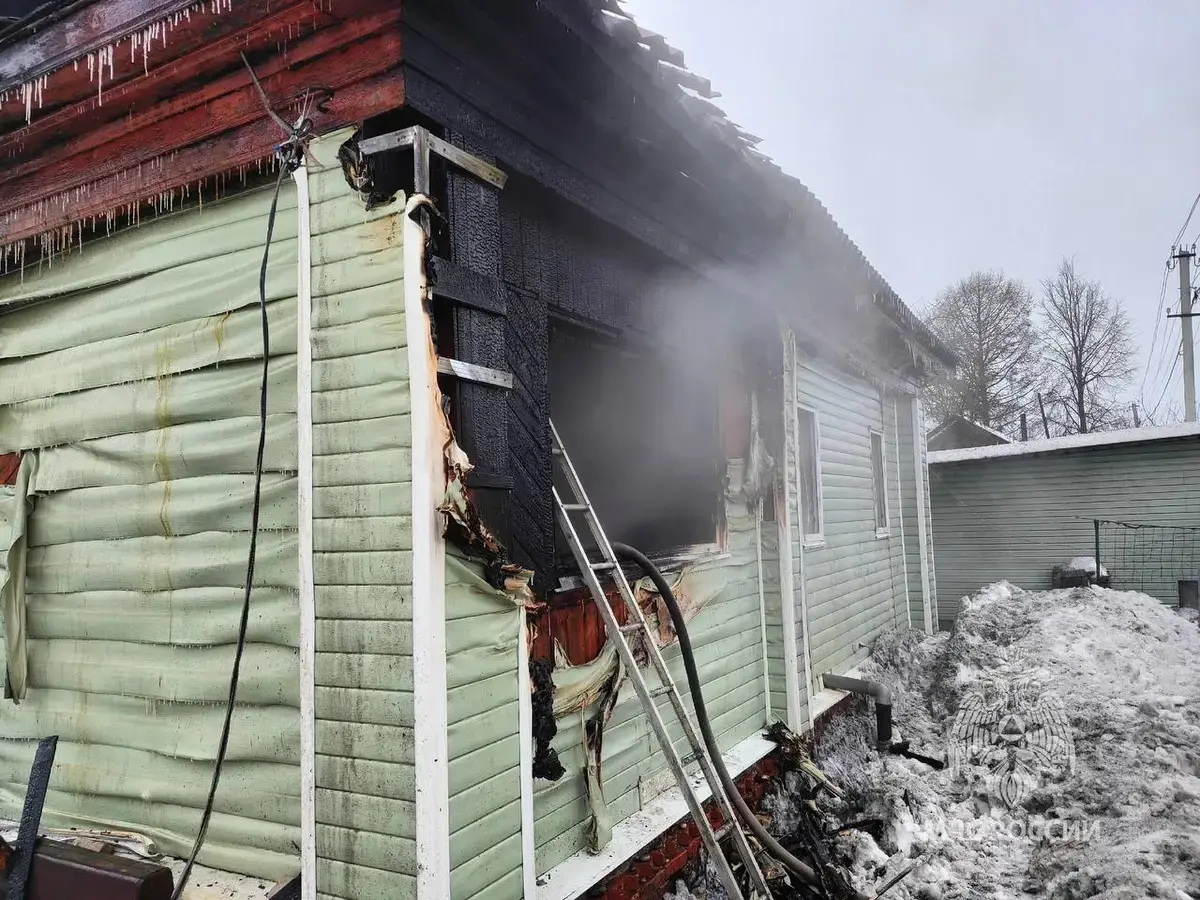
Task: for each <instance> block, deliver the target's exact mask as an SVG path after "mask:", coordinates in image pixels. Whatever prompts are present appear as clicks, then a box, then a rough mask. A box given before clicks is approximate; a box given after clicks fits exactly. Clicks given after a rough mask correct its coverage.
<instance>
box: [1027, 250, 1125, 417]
mask: <svg viewBox="0 0 1200 900" xmlns="http://www.w3.org/2000/svg"><path fill="white" fill-rule="evenodd" d="M1042 287H1043V291H1044V294H1043V298H1042V316H1043V318H1044V320H1045V322H1044V325H1045V328H1044V332H1045V343H1046V363H1047V365H1048V366H1049V368H1050V371H1051V373H1052V374H1053V377H1054V379H1055V382H1056V383H1057V385H1058V389H1057V393H1058V394H1059V396H1060V398H1061V400H1062V404H1061V409H1062V420H1061V427H1062V430H1063V431H1064V433H1066V434H1086V433H1087V432H1089V431H1101V430H1104V429H1106V428H1114V427H1119V426H1120V425H1121V424H1123V422H1124V420H1125V414H1126V412H1127V411H1128V408H1127V406H1126V404H1125V403H1124V402H1123V401H1121V400H1119V399H1118V394H1119V392H1120V390H1121V388H1123V387H1124V386H1125V385H1126V384H1127V383H1128V381H1129V379H1130V377H1131V376H1132V375H1133V354H1134V346H1133V338H1132V336H1131V333H1130V328H1129V319H1128V317H1127V316H1126V315H1125V311H1124V310H1123V309H1121V307H1120V306H1118V305H1117V303H1116V301H1115V300H1113V298H1112V297H1110V296H1108V295H1107V294H1105V293H1104V291H1103V290H1102V289H1101V287H1100V283H1099V282H1097V281H1090V280H1088V279H1086V278H1083V277H1082V276H1080V274H1079V273H1078V272H1077V271H1076V269H1075V261H1074V260H1072V259H1063V261H1062V263H1061V264H1060V265H1059V267H1058V273H1057V274H1056V275H1055V276H1054V277H1053V278H1048V279H1046V280H1045V281H1044V282H1043V283H1042Z"/></svg>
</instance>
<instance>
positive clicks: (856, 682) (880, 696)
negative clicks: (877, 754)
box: [821, 675, 892, 751]
mask: <svg viewBox="0 0 1200 900" xmlns="http://www.w3.org/2000/svg"><path fill="white" fill-rule="evenodd" d="M821 680H822V681H824V683H825V687H827V688H832V689H833V690H835V691H846V692H848V693H851V694H861V695H862V696H864V697H871V698H872V699H873V700H874V701H875V749H877V750H881V751H888V750H890V749H891V746H892V690H891V688H889V687H888V686H887V685H886V684H880V683H879V682H878V681H867V680H866V679H863V678H848V677H846V676H845V675H822V676H821Z"/></svg>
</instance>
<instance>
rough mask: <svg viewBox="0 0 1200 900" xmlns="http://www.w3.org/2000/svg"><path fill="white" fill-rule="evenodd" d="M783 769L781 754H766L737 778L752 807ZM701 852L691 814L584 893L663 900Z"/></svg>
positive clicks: (715, 817)
mask: <svg viewBox="0 0 1200 900" xmlns="http://www.w3.org/2000/svg"><path fill="white" fill-rule="evenodd" d="M779 772H780V765H779V754H778V752H773V753H770V754H768V755H767V756H764V757H763V758H762V759H761V760H759V761H758V762H757V763H756V764H755V765H753V766H751V767H750V768H749V769H747V770H746V771H745V772H743V773H742V774H741V775H740V776H738V777H737V778H736V779H735V783H736V784H737V787H738V790H739V791H740V792H741V795H742V797H743V798H744V799H745V801H746V803H747V804H748V805H749V806H750V808H751V809H754V810H757V809H758V807H759V804H761V803H762V799H763V797H764V796H765V795H766V793H767V788H768V787H770V784H771V781H772V779H774V778H775V777H776V776H777V775H778V774H779ZM704 808H705V810H706V811H707V813H708V820H709V822H711V823H712V824H713V827H716V826H717V825H719V824H720V822H721V816H720V813H718V812H717V810H716V807H715V806H714V805H713V802H712V801H711V800H710V801H709V802H708V803H706V804H705V806H704ZM699 855H700V830H699V829H698V828H697V827H696V823H695V822H693V821H692V820H691V817H688V818H685V819H683V820H682V821H680V822H677V823H676V824H675V825H673V826H671V828H669V829H668V830H667V831H666V832H665V833H664V834H663V835H662V836H661V837H659V838H658V840H656V841H654V842H653V843H652V844H650V845H649V846H648V847H645V848H643V849H642V850H641V851H640V852H639V853H638V854H637V855H636V856H634V857H633V858H632V859H630V860H629V861H628V862H627V863H625V864H624V865H623V866H621V868H619V869H617V870H616V871H615V872H613V873H612V874H611V875H609V876H608V877H607V878H606V879H605V880H604V881H603V882H601V883H600V884H598V885H596V886H595V887H593V888H592V889H591V890H589V891H588V892H587V893H586V894H585V895H584V896H586V897H588V898H593V900H662V896H663V894H664V893H666V891H667V889H668V888H669V887H671V886H672V884H673V883H674V880H675V878H677V877H678V875H679V873H680V872H681V871H683V869H684V867H685V866H687V864H688V863H690V862H691V861H692V860H694V859H696V858H697V857H698V856H699Z"/></svg>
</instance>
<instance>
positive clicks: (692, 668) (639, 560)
mask: <svg viewBox="0 0 1200 900" xmlns="http://www.w3.org/2000/svg"><path fill="white" fill-rule="evenodd" d="M612 548H613V551H614V552H615V553H616V554H617V555H618V556H621V557H624V558H625V559H628V560H629V561H631V562H634V563H636V564H637V565H638V566H640V567H641V568H642V570H643V571H645V573H646V575H647V576H649V578H650V581H651V582H653V584H654V587H655V588H657V590H658V593H659V596H661V597H662V599H663V601H664V602H665V603H666V604H667V610H668V611H669V612H670V614H671V624H672V625H673V626H674V628H675V636H676V638H677V639H678V640H679V652H680V653H681V654H682V656H683V667H684V670H685V671H686V673H687V682H688V690H689V692H690V693H691V695H692V703H693V705H694V706H695V708H696V721H697V724H698V725H699V726H700V734H701V736H702V737H703V738H704V746H705V747H706V748H707V749H708V755H709V757H710V758H711V759H712V763H713V767H714V768H715V769H716V770H717V775H718V776H719V777H720V779H721V785H722V787H724V789H725V793H726V795H727V796H728V797H729V800H730V802H731V803H732V804H733V808H734V809H735V810H736V811H737V814H738V816H739V817H741V819H742V822H743V823H745V825H746V827H747V828H748V829H749V830H750V832H751V833H752V834H753V835H754V836H755V837H756V838H757V839H758V841H759V843H761V844H762V845H763V847H765V848H766V850H767V852H769V853H770V854H771V855H772V856H774V857H775V858H776V859H777V860H779V862H781V863H782V864H783V865H784V866H786V867H787V868H788V869H789V870H791V871H792V872H793V873H794V874H795V875H796V876H797V877H798V878H800V880H802V881H804V882H806V883H807V884H810V885H813V886H815V887H818V888H819V887H821V879H820V877H819V876H818V875H817V873H816V872H815V871H813V869H812V867H811V866H809V865H808V864H806V863H805V862H804V861H803V860H801V859H799V858H798V857H797V856H795V855H794V854H793V853H791V852H789V851H788V850H787V849H786V848H785V847H784V846H783V845H782V844H781V843H779V841H777V840H776V839H775V838H774V837H772V836H771V834H770V832H768V831H767V829H766V828H764V827H763V824H762V822H760V821H759V820H758V816H756V815H755V814H754V811H753V810H752V809H750V807H749V806H748V805H747V804H746V801H745V800H743V799H742V795H741V793H740V792H739V791H738V789H737V785H735V784H734V783H733V779H732V778H731V777H730V776H729V770H728V769H726V768H725V761H724V760H723V759H722V758H721V748H720V747H718V746H717V739H716V738H715V737H714V736H713V730H712V723H711V722H709V719H708V709H707V708H706V707H705V705H704V692H703V690H702V689H701V687H700V673H699V672H698V671H697V670H696V658H695V655H694V654H693V653H692V641H691V638H690V637H689V636H688V630H687V622H685V621H684V619H683V612H682V611H681V610H680V609H679V603H678V601H676V599H675V594H674V593H673V592H672V591H671V586H670V585H669V584H667V580H666V578H664V577H663V574H662V572H660V571H659V570H658V567H657V566H655V565H654V563H652V562H651V561H650V560H649V559H648V558H647V557H646V555H645V554H644V553H642V552H640V551H638V550H635V549H634V548H633V547H630V546H629V545H628V544H621V543H613V545H612ZM854 900H872V898H871V895H870V894H863V893H861V892H859V893H856V894H854Z"/></svg>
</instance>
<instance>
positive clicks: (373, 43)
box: [0, 32, 400, 212]
mask: <svg viewBox="0 0 1200 900" xmlns="http://www.w3.org/2000/svg"><path fill="white" fill-rule="evenodd" d="M327 35H328V32H324V33H320V34H318V35H317V36H316V37H314V38H311V39H310V41H312V42H324V41H327V40H329V38H328V37H327ZM399 62H400V36H399V34H396V33H383V34H377V35H374V36H372V37H369V38H367V39H365V40H363V41H361V42H358V43H355V44H350V45H347V46H339V47H338V48H337V49H335V50H332V51H330V52H328V53H326V54H324V55H323V56H321V57H320V58H319V59H316V60H314V61H311V62H309V63H307V64H305V65H301V66H298V67H296V68H294V69H284V70H282V71H278V72H276V74H274V75H272V76H269V77H266V78H263V79H261V80H262V82H263V88H264V89H265V91H266V94H267V98H268V100H269V101H270V103H271V105H272V107H273V108H275V109H276V110H277V111H279V112H280V113H281V114H282V115H283V116H284V117H285V118H288V117H289V116H290V115H291V114H292V113H291V112H290V109H289V107H290V106H294V104H289V101H291V100H292V98H293V97H295V96H296V95H297V94H298V93H300V92H302V91H304V90H305V89H306V88H310V87H315V86H318V85H320V86H322V87H327V88H329V89H331V90H333V91H335V92H336V91H338V90H340V89H341V88H344V87H346V86H348V85H352V84H355V83H356V82H359V81H362V80H364V79H367V78H370V77H372V76H375V75H378V74H380V73H381V72H385V71H387V70H388V69H390V68H392V67H394V66H396V65H397V64H399ZM235 79H238V80H241V79H240V77H239V76H230V84H232V83H233V81H234V80H235ZM265 115H266V112H265V111H264V110H263V106H262V100H261V99H260V98H259V96H258V92H257V91H256V90H255V88H254V87H253V85H245V86H244V87H242V88H239V89H237V90H233V91H230V92H229V93H226V94H224V95H222V96H219V97H216V98H213V99H212V100H210V101H209V102H207V103H206V104H205V105H204V106H202V107H198V108H196V109H191V110H187V111H185V112H182V113H179V114H177V115H173V116H170V117H168V118H165V119H163V120H161V121H158V122H155V123H154V124H153V125H150V126H148V127H145V128H141V129H139V130H137V131H130V130H126V131H123V132H122V136H121V137H119V138H116V139H113V140H109V141H108V142H107V143H105V144H103V145H102V146H99V147H94V148H92V149H90V150H88V151H86V152H83V153H78V154H75V155H72V156H71V157H70V158H69V159H62V160H59V161H57V162H55V163H52V164H50V165H47V166H43V167H38V168H37V177H36V178H27V179H26V180H24V181H23V183H21V184H19V185H14V186H13V187H12V188H10V189H9V190H7V191H6V192H5V197H4V200H3V201H2V203H0V212H3V211H8V210H12V209H17V208H19V207H22V206H25V205H28V204H30V203H34V202H36V201H38V200H42V199H45V198H46V197H52V196H54V195H58V194H61V193H63V192H65V191H70V190H72V189H74V188H76V187H80V186H82V185H85V184H91V183H94V182H96V181H99V180H102V179H105V178H108V177H111V176H113V175H116V174H118V173H121V172H128V171H129V170H130V169H136V168H137V167H138V166H143V167H144V164H147V163H150V162H151V161H152V160H155V159H158V158H159V157H162V156H164V155H165V154H168V153H171V152H172V151H173V150H175V149H177V148H179V147H186V146H189V145H191V144H194V143H196V142H197V141H203V140H206V139H209V138H212V137H213V136H214V135H218V134H220V133H221V132H224V131H227V130H228V129H230V128H235V127H237V126H241V125H246V124H248V123H251V122H255V121H258V120H260V119H262V118H263V117H264V116H265ZM272 126H273V127H274V128H275V133H276V142H278V141H279V140H282V138H283V135H282V134H280V133H279V127H278V126H277V125H274V123H272ZM173 165H174V162H172V166H173ZM164 168H165V166H164ZM26 174H27V173H26Z"/></svg>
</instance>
